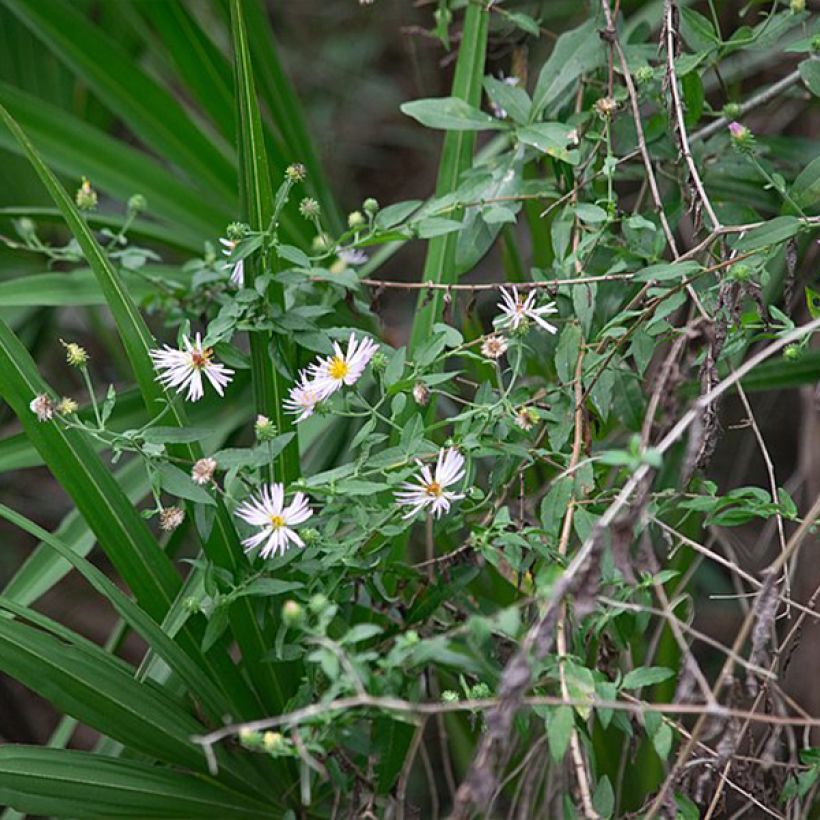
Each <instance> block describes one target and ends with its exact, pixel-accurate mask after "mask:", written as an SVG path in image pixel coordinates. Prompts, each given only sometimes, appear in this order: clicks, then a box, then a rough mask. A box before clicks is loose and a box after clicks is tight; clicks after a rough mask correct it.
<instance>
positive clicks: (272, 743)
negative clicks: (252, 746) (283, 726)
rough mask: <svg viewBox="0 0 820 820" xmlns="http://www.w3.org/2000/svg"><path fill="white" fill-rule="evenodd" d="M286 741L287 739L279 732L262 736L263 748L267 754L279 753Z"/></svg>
mask: <svg viewBox="0 0 820 820" xmlns="http://www.w3.org/2000/svg"><path fill="white" fill-rule="evenodd" d="M284 741H285V738H283V737H282V735H281V734H280V733H279V732H265V734H264V735H262V748H263V749H264V750H265V751H266V752H277V751H279V750H280V749H281V748H282V746H283V744H284Z"/></svg>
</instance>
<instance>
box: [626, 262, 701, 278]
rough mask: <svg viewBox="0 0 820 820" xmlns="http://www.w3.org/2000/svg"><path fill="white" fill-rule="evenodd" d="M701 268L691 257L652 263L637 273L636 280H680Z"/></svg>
mask: <svg viewBox="0 0 820 820" xmlns="http://www.w3.org/2000/svg"><path fill="white" fill-rule="evenodd" d="M700 269H701V266H700V263H698V262H695V261H694V260H693V259H690V260H688V261H686V262H669V263H662V264H660V265H650V266H649V267H648V268H644V269H643V270H642V271H639V272H638V273H636V274H635V279H634V281H636V282H667V281H670V280H671V281H676V282H680V281H682V280H683V279H684V277H686V276H691V275H692V274H693V273H697V272H698V271H699V270H700Z"/></svg>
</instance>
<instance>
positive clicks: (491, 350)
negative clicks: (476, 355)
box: [481, 333, 510, 359]
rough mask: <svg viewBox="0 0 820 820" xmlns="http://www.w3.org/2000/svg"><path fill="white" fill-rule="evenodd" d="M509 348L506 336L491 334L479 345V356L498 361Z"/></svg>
mask: <svg viewBox="0 0 820 820" xmlns="http://www.w3.org/2000/svg"><path fill="white" fill-rule="evenodd" d="M509 346H510V345H509V342H508V341H507V337H506V336H500V335H499V334H497V333H493V334H492V335H491V336H488V337H487V338H486V339H485V340H484V341H483V342H482V343H481V355H482V356H485V357H486V358H488V359H500V358H501V357H502V356H503V355H504V354H505V353H506V352H507V348H508V347H509Z"/></svg>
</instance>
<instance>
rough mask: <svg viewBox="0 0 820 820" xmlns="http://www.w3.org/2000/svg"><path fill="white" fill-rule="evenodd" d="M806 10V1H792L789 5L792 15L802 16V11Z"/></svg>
mask: <svg viewBox="0 0 820 820" xmlns="http://www.w3.org/2000/svg"><path fill="white" fill-rule="evenodd" d="M805 10H806V0H791V2H790V3H789V11H790V12H791V13H792V14H800V12H801V11H805Z"/></svg>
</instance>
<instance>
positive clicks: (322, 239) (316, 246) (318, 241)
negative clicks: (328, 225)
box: [311, 233, 333, 253]
mask: <svg viewBox="0 0 820 820" xmlns="http://www.w3.org/2000/svg"><path fill="white" fill-rule="evenodd" d="M311 246H312V247H313V250H315V251H317V252H319V253H321V252H322V251H327V250H330V249H331V248H332V247H333V238H332V237H331V236H330V235H329V234H326V233H317V234H316V236H314V237H313V242H311Z"/></svg>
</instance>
